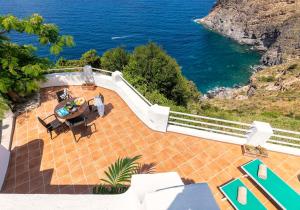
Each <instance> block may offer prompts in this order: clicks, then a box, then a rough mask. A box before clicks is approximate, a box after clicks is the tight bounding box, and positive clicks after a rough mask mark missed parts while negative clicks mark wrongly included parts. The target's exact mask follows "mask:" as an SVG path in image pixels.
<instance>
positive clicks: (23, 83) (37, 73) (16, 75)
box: [0, 14, 74, 102]
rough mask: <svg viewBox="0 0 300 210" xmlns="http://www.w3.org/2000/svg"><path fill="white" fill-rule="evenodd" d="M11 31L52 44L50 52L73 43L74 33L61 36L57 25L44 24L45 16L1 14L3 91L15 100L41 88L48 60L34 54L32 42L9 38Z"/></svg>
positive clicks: (0, 83)
mask: <svg viewBox="0 0 300 210" xmlns="http://www.w3.org/2000/svg"><path fill="white" fill-rule="evenodd" d="M11 32H17V33H26V34H29V35H33V36H36V37H37V39H38V41H39V44H40V45H45V46H49V50H50V53H51V54H55V55H57V54H59V53H60V52H61V51H62V50H63V48H64V47H71V46H73V45H74V41H73V38H72V37H71V36H65V35H61V34H60V32H59V29H58V27H57V26H56V25H54V24H49V23H45V22H44V19H43V17H42V16H40V15H38V14H33V15H32V16H30V17H28V18H24V19H19V18H17V17H15V16H13V15H5V16H0V94H1V95H2V97H5V98H8V99H9V100H11V101H13V102H16V101H20V100H21V99H22V97H24V96H27V95H29V94H31V93H33V92H34V91H36V90H37V89H38V87H39V82H40V81H41V80H43V78H44V77H43V69H45V68H46V67H47V66H49V65H50V62H49V60H48V59H45V58H40V57H38V56H37V55H36V54H35V51H36V49H37V48H36V47H34V46H33V45H31V44H24V45H20V44H17V43H14V42H13V41H12V40H11V38H10V37H9V35H10V33H11Z"/></svg>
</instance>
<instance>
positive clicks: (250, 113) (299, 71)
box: [199, 60, 300, 131]
mask: <svg viewBox="0 0 300 210" xmlns="http://www.w3.org/2000/svg"><path fill="white" fill-rule="evenodd" d="M299 75H300V60H295V61H291V62H289V63H285V64H282V65H278V66H273V67H269V68H266V69H264V70H262V71H260V72H258V73H256V74H255V75H253V76H252V78H251V81H252V82H251V83H252V85H254V86H255V87H256V90H255V93H254V95H253V96H252V97H247V93H246V92H247V91H245V90H244V89H243V88H241V89H238V90H236V91H235V93H234V95H236V96H237V97H235V98H232V99H217V98H215V99H211V100H208V102H207V103H208V105H207V106H206V107H205V106H202V110H201V111H199V113H201V114H203V115H207V116H214V117H220V118H224V119H228V120H235V121H240V122H248V123H252V122H253V121H254V120H258V121H263V122H268V123H270V124H271V125H272V127H277V128H283V129H289V130H295V131H300V110H299V108H298V107H299V106H300V79H299ZM262 78H265V79H262ZM238 96H243V97H246V99H243V100H241V99H240V97H238Z"/></svg>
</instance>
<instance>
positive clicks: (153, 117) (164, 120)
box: [149, 104, 170, 132]
mask: <svg viewBox="0 0 300 210" xmlns="http://www.w3.org/2000/svg"><path fill="white" fill-rule="evenodd" d="M169 114H170V107H165V106H159V105H157V104H154V105H152V106H151V107H150V109H149V120H150V121H151V123H152V125H153V127H154V128H155V129H156V130H158V131H161V132H166V131H167V126H168V120H169Z"/></svg>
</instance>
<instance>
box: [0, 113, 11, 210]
mask: <svg viewBox="0 0 300 210" xmlns="http://www.w3.org/2000/svg"><path fill="white" fill-rule="evenodd" d="M14 120H15V119H14V114H13V113H12V112H11V110H8V111H7V112H6V114H5V116H4V119H3V120H2V126H1V128H0V129H1V130H2V132H1V137H0V138H1V144H0V190H1V188H2V186H3V184H4V180H5V176H6V171H7V168H8V163H9V158H10V145H11V140H12V135H13V131H14ZM0 209H1V208H0Z"/></svg>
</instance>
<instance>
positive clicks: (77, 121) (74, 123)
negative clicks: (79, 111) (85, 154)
mask: <svg viewBox="0 0 300 210" xmlns="http://www.w3.org/2000/svg"><path fill="white" fill-rule="evenodd" d="M66 124H67V125H68V126H69V128H70V130H71V132H72V134H73V137H74V140H75V141H77V140H76V136H75V128H76V127H78V126H80V125H84V127H85V128H87V118H86V117H85V116H79V117H75V118H73V119H69V120H66Z"/></svg>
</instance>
